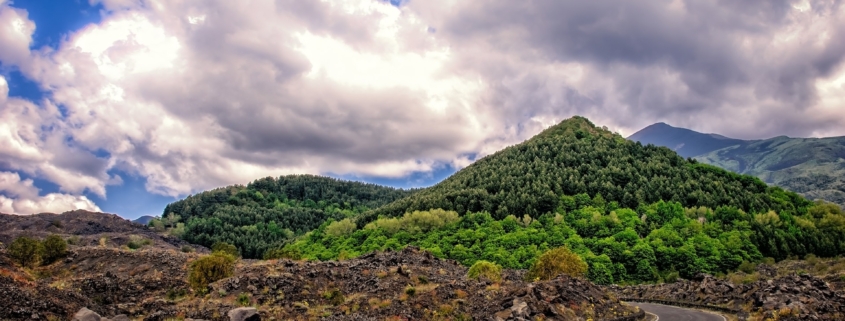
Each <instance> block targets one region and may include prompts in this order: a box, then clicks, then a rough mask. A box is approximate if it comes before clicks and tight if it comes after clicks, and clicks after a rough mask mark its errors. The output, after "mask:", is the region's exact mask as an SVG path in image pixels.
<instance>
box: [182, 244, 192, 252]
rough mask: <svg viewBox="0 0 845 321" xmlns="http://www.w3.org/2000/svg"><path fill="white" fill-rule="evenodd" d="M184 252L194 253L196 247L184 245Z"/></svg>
mask: <svg viewBox="0 0 845 321" xmlns="http://www.w3.org/2000/svg"><path fill="white" fill-rule="evenodd" d="M182 252H183V253H193V252H194V247H193V246H190V245H182Z"/></svg>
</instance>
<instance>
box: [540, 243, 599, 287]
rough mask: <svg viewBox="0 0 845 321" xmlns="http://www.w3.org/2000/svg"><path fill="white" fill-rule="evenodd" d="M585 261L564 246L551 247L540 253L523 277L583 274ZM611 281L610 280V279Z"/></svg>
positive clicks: (549, 277)
mask: <svg viewBox="0 0 845 321" xmlns="http://www.w3.org/2000/svg"><path fill="white" fill-rule="evenodd" d="M585 272H587V263H585V262H584V260H582V259H581V257H579V256H578V255H577V254H575V253H573V252H572V251H570V250H569V249H568V248H566V247H559V248H555V249H551V250H548V251H546V252H545V253H543V254H542V255H540V257H539V258H537V261H536V262H534V265H532V266H531V269H529V270H528V273H526V275H525V277H526V278H527V279H529V280H534V279H539V280H551V279H554V278H555V277H557V276H558V275H560V274H568V275H571V276H575V277H578V276H583V275H584V273H585ZM611 283H612V281H611Z"/></svg>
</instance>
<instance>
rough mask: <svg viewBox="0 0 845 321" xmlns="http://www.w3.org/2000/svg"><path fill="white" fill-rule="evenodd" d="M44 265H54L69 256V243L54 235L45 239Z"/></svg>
mask: <svg viewBox="0 0 845 321" xmlns="http://www.w3.org/2000/svg"><path fill="white" fill-rule="evenodd" d="M43 244H44V263H47V264H49V263H53V262H55V261H56V260H58V259H60V258H63V257H65V255H67V242H65V239H63V238H62V237H61V236H58V235H56V234H52V235H50V236H48V237H47V238H46V239H44V243H43Z"/></svg>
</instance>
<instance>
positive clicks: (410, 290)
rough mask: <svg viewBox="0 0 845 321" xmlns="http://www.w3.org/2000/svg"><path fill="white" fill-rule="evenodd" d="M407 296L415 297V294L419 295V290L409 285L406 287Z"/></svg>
mask: <svg viewBox="0 0 845 321" xmlns="http://www.w3.org/2000/svg"><path fill="white" fill-rule="evenodd" d="M405 294H407V295H408V296H414V294H417V288H415V287H413V286H411V285H408V286H406V287H405Z"/></svg>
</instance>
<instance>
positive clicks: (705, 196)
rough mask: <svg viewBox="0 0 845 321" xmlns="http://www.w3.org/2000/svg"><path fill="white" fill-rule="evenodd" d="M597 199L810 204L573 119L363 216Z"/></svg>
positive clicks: (500, 212)
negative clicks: (571, 197) (573, 198)
mask: <svg viewBox="0 0 845 321" xmlns="http://www.w3.org/2000/svg"><path fill="white" fill-rule="evenodd" d="M580 193H585V194H588V195H601V196H602V198H603V199H604V200H605V201H607V202H613V203H615V204H616V206H618V207H627V208H633V209H635V208H637V207H638V206H640V204H651V203H655V202H657V201H660V200H663V201H674V202H678V203H680V204H681V205H682V206H684V207H700V206H705V207H710V208H716V207H719V206H733V207H735V208H738V209H742V210H743V211H746V212H760V211H767V210H775V211H777V212H782V211H785V212H788V213H797V212H799V211H801V208H803V207H807V206H809V205H810V203H809V202H808V201H806V200H805V199H803V198H801V197H800V196H798V195H797V194H795V193H788V192H784V191H782V190H780V189H779V188H776V187H769V186H767V185H766V184H765V183H763V182H762V181H761V180H759V179H757V178H755V177H751V176H746V175H738V174H735V173H732V172H729V171H726V170H722V169H719V168H717V167H714V166H710V165H705V164H699V163H697V162H696V161H694V160H685V159H683V158H681V157H680V156H678V155H677V154H676V153H675V152H673V151H672V150H670V149H668V148H665V147H655V146H653V145H647V146H642V145H641V144H639V143H636V142H631V141H628V140H626V139H624V138H623V137H622V136H619V135H618V134H614V133H611V132H609V131H606V130H603V129H601V128H596V127H595V126H594V125H593V124H592V123H590V122H589V120H587V119H585V118H581V117H574V118H571V119H569V120H566V121H564V122H562V123H560V124H558V125H556V126H554V127H551V128H549V129H547V130H545V131H543V132H542V133H540V134H538V135H537V136H535V137H533V138H531V139H530V140H528V141H526V142H523V143H521V144H518V145H515V146H511V147H508V148H505V149H504V150H501V151H499V152H497V153H495V154H492V155H489V156H487V157H484V158H482V159H480V160H478V161H476V162H475V163H474V164H472V165H470V166H468V167H467V168H465V169H463V170H461V171H459V172H458V173H456V174H455V175H453V176H451V177H449V178H447V179H446V180H444V181H443V182H441V183H440V184H437V185H435V186H433V187H431V188H429V189H426V190H423V191H421V192H419V193H417V194H415V195H413V196H412V197H408V198H405V199H401V200H399V201H396V202H394V203H391V204H388V205H386V206H383V207H381V208H378V209H376V210H374V211H372V212H370V213H367V214H366V215H364V216H363V217H362V218H361V220H360V221H359V226H362V225H364V224H366V223H367V222H369V221H372V220H374V219H375V218H377V217H378V216H399V215H402V214H403V213H405V212H409V211H415V210H428V209H432V208H441V209H445V210H453V211H456V212H458V213H459V214H465V213H467V212H482V211H484V212H489V213H490V214H491V215H492V216H493V217H494V218H496V219H502V218H504V217H505V216H507V215H510V214H514V215H517V216H521V215H523V214H528V215H531V216H534V217H537V216H540V215H542V214H544V213H551V212H553V211H554V210H555V207H556V206H557V200H558V198H559V197H560V196H563V195H576V194H580Z"/></svg>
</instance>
